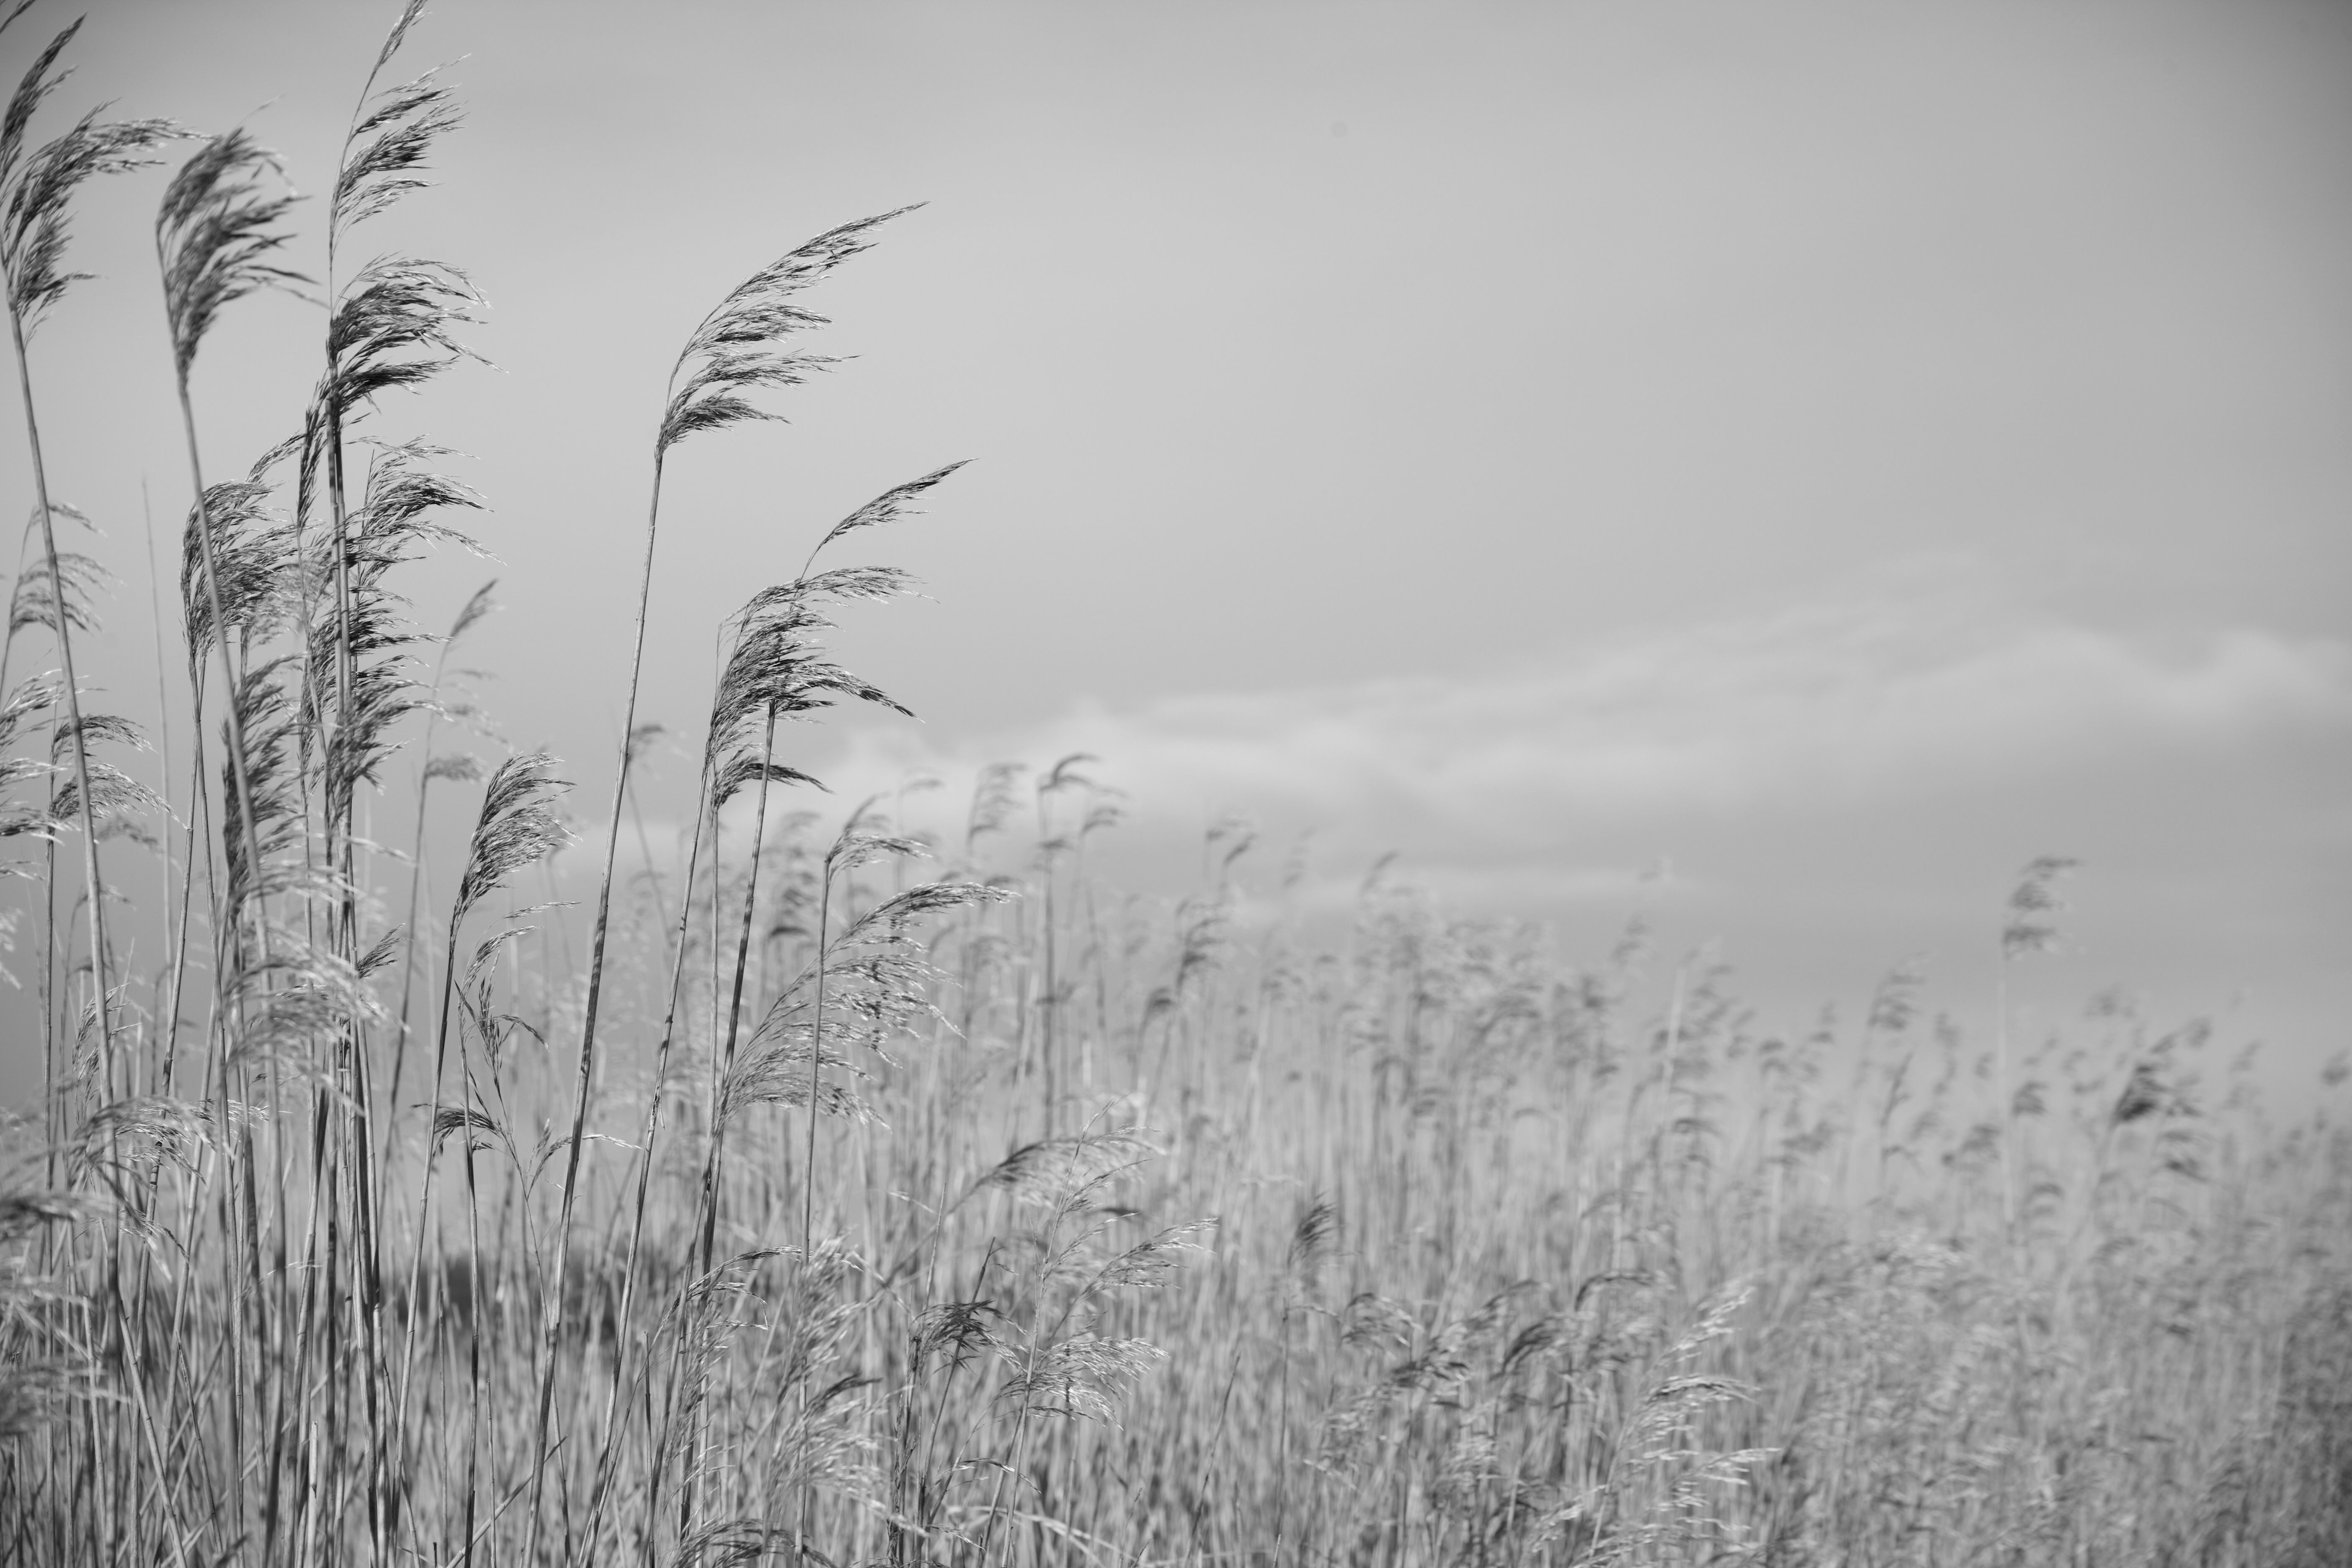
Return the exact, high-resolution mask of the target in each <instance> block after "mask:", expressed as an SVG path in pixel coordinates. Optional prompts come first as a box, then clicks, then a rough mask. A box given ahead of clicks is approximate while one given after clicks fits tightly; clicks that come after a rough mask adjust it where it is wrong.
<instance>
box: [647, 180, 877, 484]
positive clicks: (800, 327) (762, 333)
mask: <svg viewBox="0 0 2352 1568" xmlns="http://www.w3.org/2000/svg"><path fill="white" fill-rule="evenodd" d="M916 205H920V204H916ZM914 210H915V207H914V206H913V205H909V206H903V207H898V208H897V209H895V210H893V211H890V212H887V213H882V214H879V215H877V216H874V217H867V218H859V219H857V220H856V222H854V223H845V224H843V225H842V226H839V227H838V228H832V229H828V230H826V231H825V232H824V233H823V234H821V235H819V236H817V237H815V238H814V239H812V240H810V241H808V242H807V243H806V244H805V245H802V246H799V247H795V248H794V249H792V250H789V251H787V252H785V253H784V254H783V255H782V256H781V257H779V258H777V259H776V260H774V261H773V262H771V263H770V264H769V265H767V266H766V267H763V268H761V269H760V270H759V271H757V272H755V273H753V274H752V275H751V277H749V278H747V279H744V280H743V281H742V282H741V283H740V284H738V285H736V287H735V289H734V291H733V292H731V293H730V294H729V295H728V296H727V297H726V299H724V300H720V301H719V305H718V307H717V308H716V309H714V310H712V311H711V312H710V313H709V315H708V316H705V317H704V318H703V320H702V324H701V325H700V326H698V327H697V328H696V329H695V331H694V333H693V335H692V336H691V337H689V338H688V339H687V341H686V347H685V348H684V349H682V350H680V351H679V353H678V356H677V368H676V370H674V371H673V372H672V378H673V379H672V387H673V390H672V392H671V394H670V397H669V404H668V407H667V410H666V411H665V412H664V413H663V415H662V422H661V433H660V435H659V437H657V438H656V452H657V453H658V452H667V450H668V449H669V448H670V447H674V446H676V445H677V443H678V442H680V441H683V440H684V439H686V437H688V436H691V435H695V434H697V433H698V432H700V431H705V430H723V429H725V428H727V427H728V426H730V425H740V424H741V423H743V422H744V421H746V420H754V419H781V418H782V416H781V415H778V414H775V413H772V412H770V411H769V410H766V409H763V408H761V407H760V406H759V405H757V404H754V403H752V402H751V401H750V400H749V399H748V398H746V397H745V396H744V395H743V394H744V393H746V392H749V391H751V390H754V389H756V388H760V387H771V386H798V385H800V384H802V383H803V382H804V381H805V380H806V379H807V378H808V374H809V373H810V372H811V371H814V370H818V369H821V368H823V367H824V366H825V365H829V364H834V363H838V362H837V361H836V360H835V359H834V358H832V357H830V356H827V355H824V354H810V353H793V352H788V351H786V350H783V349H782V348H779V347H778V346H777V345H778V344H780V343H781V342H783V340H784V339H786V338H788V337H790V336H791V335H792V334H793V333H794V332H800V331H807V330H808V329H809V328H811V327H822V326H825V325H828V324H829V323H828V322H827V321H826V320H825V318H824V317H823V316H820V315H818V314H816V313H815V312H814V311H813V310H807V309H806V308H804V307H803V306H800V305H797V304H794V303H793V296H794V295H797V294H799V293H800V292H802V291H803V289H808V288H810V287H811V286H812V285H814V284H815V283H816V282H817V281H818V280H819V279H823V278H824V275H825V274H826V273H828V272H831V271H832V270H833V269H834V268H836V267H838V266H840V265H841V264H842V263H843V262H845V261H846V260H848V259H849V258H851V257H853V256H856V255H858V254H860V253H862V252H864V251H866V250H868V249H870V248H872V247H873V244H874V241H873V238H872V234H873V231H874V229H875V228H877V226H880V225H882V224H885V223H887V222H889V221H890V220H891V219H892V218H894V217H898V216H901V215H902V214H905V213H909V212H912V211H914ZM689 364H691V366H692V368H691V369H688V366H689ZM681 374H682V375H683V376H684V379H683V381H679V380H677V377H678V376H679V375H681ZM919 482H920V481H918V483H919Z"/></svg>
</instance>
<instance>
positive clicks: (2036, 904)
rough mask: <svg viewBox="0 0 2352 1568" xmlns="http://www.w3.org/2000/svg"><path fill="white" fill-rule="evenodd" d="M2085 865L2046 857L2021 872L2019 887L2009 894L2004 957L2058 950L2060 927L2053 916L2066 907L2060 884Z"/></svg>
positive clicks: (2003, 929) (2002, 948) (2002, 944)
mask: <svg viewBox="0 0 2352 1568" xmlns="http://www.w3.org/2000/svg"><path fill="white" fill-rule="evenodd" d="M2081 865H2082V862H2081V861H2079V860H2075V859H2072V858H2068V857H2066V856H2063V855H2043V856H2041V857H2039V858H2036V859H2034V860H2033V861H2032V862H2031V863H2029V864H2028V865H2027V866H2026V868H2025V869H2024V870H2023V871H2022V872H2021V873H2019V876H2018V881H2017V887H2016V889H2015V890H2014V891H2012V892H2011V894H2010V895H2009V918H2008V921H2006V922H2005V923H2004V924H2003V925H2002V926H2001V929H2000V952H2001V956H2002V957H2003V958H2022V957H2024V956H2025V955H2026V954H2028V953H2035V952H2053V951H2055V950H2056V948H2057V946H2058V942H2059V935H2058V927H2057V924H2056V922H2055V921H2053V920H2052V919H2051V917H2052V916H2053V915H2055V914H2057V913H2058V912H2060V911H2061V910H2064V909H2065V907H2066V904H2065V901H2064V900H2062V899H2061V898H2059V896H2058V891H2057V884H2058V883H2059V882H2060V881H2062V880H2063V879H2065V878H2066V877H2068V876H2071V875H2072V874H2073V873H2074V871H2075V870H2076V869H2078V868H2080V867H2081Z"/></svg>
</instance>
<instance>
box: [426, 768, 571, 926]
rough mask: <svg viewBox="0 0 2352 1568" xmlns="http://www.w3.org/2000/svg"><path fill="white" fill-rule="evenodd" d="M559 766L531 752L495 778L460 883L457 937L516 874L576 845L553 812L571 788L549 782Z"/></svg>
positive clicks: (454, 922)
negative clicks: (468, 920) (480, 907)
mask: <svg viewBox="0 0 2352 1568" xmlns="http://www.w3.org/2000/svg"><path fill="white" fill-rule="evenodd" d="M554 766H555V759H554V758H552V757H551V756H549V755H548V754H547V753H546V752H526V753H524V754H523V755H521V756H519V757H509V758H508V759H507V760H506V761H504V762H502V763H499V766H498V771H497V772H495V773H492V774H491V775H490V783H489V787H488V789H487V790H485V791H484V792H483V795H482V814H481V816H480V818H479V819H478V821H477V822H476V823H475V826H474V842H473V845H472V847H470V848H469V849H468V850H467V853H466V870H465V874H464V876H463V877H461V878H460V879H458V882H457V904H456V906H455V907H454V909H453V910H452V911H451V913H450V917H449V924H450V928H451V930H452V931H455V929H456V928H457V927H458V926H460V925H462V924H464V923H465V920H466V916H467V914H469V913H471V912H472V910H473V909H474V907H475V906H476V905H478V904H479V903H480V902H481V901H482V900H484V899H486V898H488V896H489V895H490V894H491V893H493V892H495V891H496V890H497V889H499V888H500V887H503V886H504V885H505V883H506V879H508V878H509V877H510V876H512V875H513V874H514V873H515V872H516V871H518V870H520V869H521V868H523V867H525V866H528V865H530V864H531V863H533V862H534V861H537V860H539V859H541V858H544V857H546V856H548V855H551V854H553V853H554V852H555V851H556V850H558V849H562V848H563V847H566V846H567V845H569V844H571V843H572V830H571V829H570V828H569V827H567V826H564V824H563V819H562V816H559V815H558V814H557V812H556V810H555V806H554V797H555V795H556V794H557V793H558V792H559V791H562V790H567V789H569V788H571V787H572V786H571V784H569V783H567V782H566V781H564V780H562V779H558V778H553V777H551V776H550V770H551V769H552V768H553V767H554Z"/></svg>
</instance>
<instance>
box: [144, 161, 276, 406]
mask: <svg viewBox="0 0 2352 1568" xmlns="http://www.w3.org/2000/svg"><path fill="white" fill-rule="evenodd" d="M270 182H274V183H275V184H276V185H277V186H278V189H276V190H274V191H273V190H271V189H269V188H268V183H270ZM285 183H286V170H285V165H284V164H282V163H279V161H278V154H277V153H273V152H271V151H270V150H269V149H268V148H267V147H263V146H260V145H258V144H257V143H256V142H254V140H253V138H252V137H251V136H249V135H247V133H246V132H245V129H244V128H243V127H242V126H240V127H238V128H237V129H236V130H233V131H229V132H225V133H224V134H222V135H219V136H215V137H214V138H212V140H210V141H208V142H205V145H204V146H203V147H202V148H201V149H200V150H199V151H198V152H197V153H196V154H195V156H194V157H192V158H190V159H189V160H188V161H187V162H186V163H183V164H182V165H181V166H180V171H179V173H178V174H174V175H173V177H172V183H171V184H170V185H169V186H168V187H167V188H166V189H165V191H164V193H163V206H162V207H161V208H160V209H159V210H158V211H157V213H156V215H155V248H156V254H157V256H158V258H160V259H161V262H162V266H163V312H164V316H165V319H166V320H167V321H169V323H170V327H171V333H172V362H173V369H174V370H175V371H177V372H178V374H180V375H181V376H183V377H184V376H186V375H187V374H188V373H189V372H190V371H191V370H193V369H194V366H195V363H196V351H197V349H198V348H199V347H200V346H201V345H202V344H203V342H204V339H205V333H206V332H208V331H211V330H212V326H213V322H214V321H215V320H217V319H218V317H219V315H220V312H221V311H222V310H224V309H225V308H226V307H227V306H229V305H232V304H234V303H236V301H237V300H242V299H244V298H245V297H246V296H247V295H248V294H253V293H257V292H259V291H260V290H263V289H284V290H286V291H288V292H289V293H296V294H299V293H300V291H301V288H302V286H303V285H306V284H308V283H310V279H309V278H308V277H306V276H304V275H303V274H302V273H299V272H297V271H295V270H294V269H293V268H288V267H280V266H278V265H276V264H275V263H273V262H272V261H271V260H270V258H271V257H273V256H274V255H276V254H277V252H278V251H279V250H281V249H282V248H284V247H285V246H286V244H287V243H288V242H289V240H290V239H291V238H292V235H291V234H290V233H289V232H288V231H287V230H285V229H284V228H282V227H280V225H281V224H282V223H283V222H284V221H285V219H286V216H287V215H288V213H289V212H290V211H291V210H292V209H293V206H294V204H295V203H296V202H297V201H298V200H299V199H300V198H299V197H298V196H297V195H294V193H293V192H292V191H291V190H289V189H286V188H285Z"/></svg>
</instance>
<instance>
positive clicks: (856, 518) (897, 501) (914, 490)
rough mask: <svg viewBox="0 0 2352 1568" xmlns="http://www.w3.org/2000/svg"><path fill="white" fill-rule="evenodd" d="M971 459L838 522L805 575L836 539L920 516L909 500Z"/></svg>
mask: <svg viewBox="0 0 2352 1568" xmlns="http://www.w3.org/2000/svg"><path fill="white" fill-rule="evenodd" d="M970 461H971V458H959V459H958V460H957V461H955V462H952V463H950V464H948V465H947V466H946V467H944V468H933V469H932V470H931V471H930V472H929V473H928V474H925V475H924V476H923V477H922V478H921V479H908V481H907V482H906V483H905V484H903V485H894V486H892V487H891V488H890V489H887V490H884V491H883V492H882V493H881V494H880V495H878V496H876V497H875V498H874V499H873V500H870V501H867V502H866V504H865V505H864V506H861V507H859V508H858V509H857V510H856V511H853V512H851V513H850V514H849V515H848V516H847V517H845V518H843V519H842V520H841V521H839V522H836V523H835V524H834V525H833V527H832V528H831V529H829V530H827V531H826V532H825V536H824V538H823V539H820V540H818V541H817V542H816V548H815V549H814V550H811V551H810V552H808V560H807V561H806V562H804V563H802V566H801V576H802V577H803V578H806V577H807V576H808V574H809V568H810V567H812V566H814V565H815V564H816V558H817V556H818V555H819V554H821V553H823V552H824V547H825V546H826V545H828V544H831V543H832V542H834V541H835V540H836V539H839V538H841V537H843V536H844V535H845V534H851V533H856V531H858V530H860V529H865V528H879V527H882V526H884V525H885V524H887V523H892V522H896V521H898V520H899V519H900V518H902V517H919V516H920V515H921V513H919V512H917V511H916V510H914V509H913V508H912V507H910V506H908V504H907V503H908V502H909V501H911V500H914V499H915V498H916V497H917V496H919V495H921V494H922V493H923V492H924V491H925V490H928V489H930V488H931V487H932V486H933V485H936V484H938V483H939V482H940V480H941V479H946V478H947V477H948V476H949V475H950V474H952V473H954V472H955V471H956V470H957V469H958V468H962V467H963V466H964V464H966V463H968V462H970Z"/></svg>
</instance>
